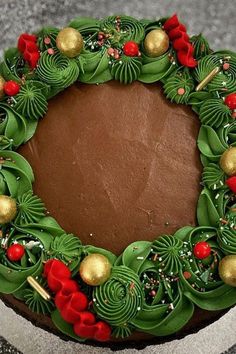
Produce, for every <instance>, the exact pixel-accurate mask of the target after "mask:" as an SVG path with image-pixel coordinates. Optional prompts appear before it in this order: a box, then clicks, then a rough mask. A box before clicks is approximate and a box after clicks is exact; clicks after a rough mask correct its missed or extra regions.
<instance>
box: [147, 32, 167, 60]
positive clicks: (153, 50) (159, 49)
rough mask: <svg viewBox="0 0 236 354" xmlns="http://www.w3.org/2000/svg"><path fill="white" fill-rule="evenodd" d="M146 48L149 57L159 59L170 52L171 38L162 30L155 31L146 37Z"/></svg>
mask: <svg viewBox="0 0 236 354" xmlns="http://www.w3.org/2000/svg"><path fill="white" fill-rule="evenodd" d="M144 48H145V51H146V53H147V55H148V56H149V57H152V58H155V57H159V56H160V55H162V54H164V53H165V52H166V51H167V50H168V48H169V37H168V35H167V34H166V32H165V31H163V30H162V29H161V28H157V29H154V30H152V31H150V32H149V33H148V34H147V35H146V37H145V39H144Z"/></svg>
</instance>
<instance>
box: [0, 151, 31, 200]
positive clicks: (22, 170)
mask: <svg viewBox="0 0 236 354" xmlns="http://www.w3.org/2000/svg"><path fill="white" fill-rule="evenodd" d="M0 166H1V169H0V194H10V195H11V196H12V197H17V196H19V195H22V194H23V193H25V192H28V191H30V190H32V183H33V181H34V175H33V171H32V168H31V166H30V165H29V163H28V162H27V161H26V160H25V159H24V158H23V157H22V156H21V155H19V154H17V153H16V152H13V151H8V150H1V151H0Z"/></svg>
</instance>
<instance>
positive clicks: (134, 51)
mask: <svg viewBox="0 0 236 354" xmlns="http://www.w3.org/2000/svg"><path fill="white" fill-rule="evenodd" d="M123 52H124V54H125V55H127V56H128V57H137V56H138V54H139V47H138V44H137V43H136V42H133V41H129V42H126V43H125V44H124V47H123Z"/></svg>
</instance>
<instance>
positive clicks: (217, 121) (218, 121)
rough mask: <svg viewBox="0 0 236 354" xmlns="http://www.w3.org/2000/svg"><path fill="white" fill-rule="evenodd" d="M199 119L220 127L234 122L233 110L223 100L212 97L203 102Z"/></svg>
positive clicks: (204, 122)
mask: <svg viewBox="0 0 236 354" xmlns="http://www.w3.org/2000/svg"><path fill="white" fill-rule="evenodd" d="M199 119H200V121H201V123H202V124H204V125H209V126H211V127H214V128H219V127H222V126H225V125H227V124H228V123H229V122H233V118H232V112H231V110H230V109H229V107H228V106H226V104H224V101H223V100H220V99H219V98H218V99H217V98H211V99H209V100H206V101H204V102H203V103H202V105H201V108H200V112H199Z"/></svg>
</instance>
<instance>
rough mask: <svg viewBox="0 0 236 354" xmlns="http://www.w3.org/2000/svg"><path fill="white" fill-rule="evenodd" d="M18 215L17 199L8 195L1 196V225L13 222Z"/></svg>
mask: <svg viewBox="0 0 236 354" xmlns="http://www.w3.org/2000/svg"><path fill="white" fill-rule="evenodd" d="M16 214H17V205H16V201H15V199H13V198H11V197H8V196H7V195H0V224H6V223H8V222H10V221H12V220H13V219H14V218H15V216H16Z"/></svg>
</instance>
